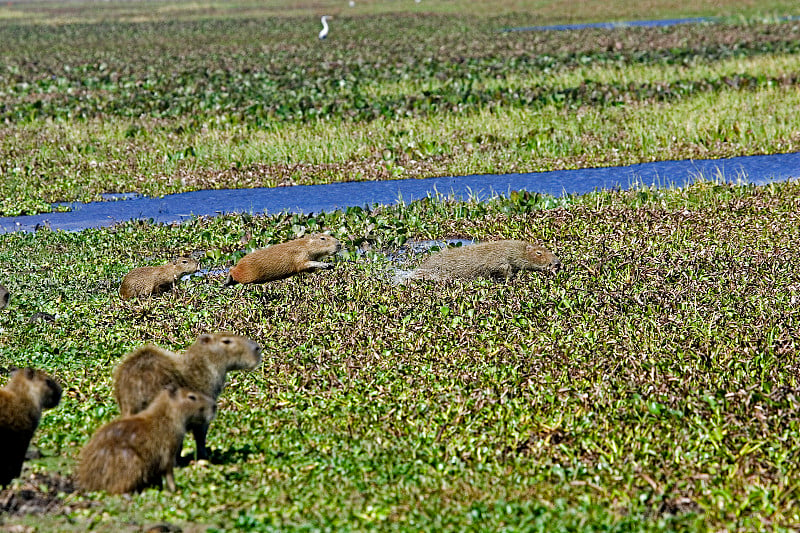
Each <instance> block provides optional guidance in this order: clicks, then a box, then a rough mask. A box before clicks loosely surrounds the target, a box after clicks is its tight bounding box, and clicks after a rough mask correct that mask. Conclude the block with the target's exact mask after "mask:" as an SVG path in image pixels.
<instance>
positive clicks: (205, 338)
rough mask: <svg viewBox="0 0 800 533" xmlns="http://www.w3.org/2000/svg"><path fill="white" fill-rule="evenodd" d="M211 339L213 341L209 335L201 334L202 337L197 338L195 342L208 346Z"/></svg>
mask: <svg viewBox="0 0 800 533" xmlns="http://www.w3.org/2000/svg"><path fill="white" fill-rule="evenodd" d="M212 339H213V337H212V336H211V335H209V334H208V333H203V334H202V335H200V336H199V337H197V341H198V342H199V343H200V344H208V343H209V342H211V340H212Z"/></svg>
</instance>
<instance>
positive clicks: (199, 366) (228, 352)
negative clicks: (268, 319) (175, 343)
mask: <svg viewBox="0 0 800 533" xmlns="http://www.w3.org/2000/svg"><path fill="white" fill-rule="evenodd" d="M260 362H261V347H260V346H259V345H258V344H256V343H255V342H253V341H251V340H250V339H248V338H246V337H240V336H238V335H232V334H230V333H215V334H203V335H200V336H199V337H198V338H197V340H196V341H195V343H194V344H192V345H191V346H189V348H188V349H187V350H186V353H184V354H183V355H178V354H175V353H172V352H170V351H168V350H164V349H162V348H159V347H158V346H154V345H152V344H148V345H146V346H143V347H141V348H138V349H136V350H134V351H133V352H131V353H130V354H129V355H128V356H127V357H126V358H125V360H124V361H123V362H122V363H121V364H120V365H119V366H118V367H117V369H116V370H115V371H114V396H115V398H116V400H117V403H118V404H119V409H120V412H121V413H122V414H123V415H131V414H134V413H138V412H139V411H142V410H144V409H145V408H146V407H147V406H148V405H149V404H150V402H151V401H152V400H153V398H155V396H156V395H157V394H158V393H159V392H160V391H161V389H163V388H164V387H167V386H170V385H171V386H177V387H186V388H187V389H191V390H194V391H198V392H202V393H203V394H207V395H208V396H210V397H211V398H213V399H214V400H216V399H217V398H218V397H219V395H220V393H221V392H222V388H223V387H224V386H225V375H226V373H227V372H229V371H231V370H251V369H253V368H255V367H256V366H258V364H259V363H260ZM190 429H191V430H192V433H193V434H194V439H195V442H196V443H197V457H198V458H199V459H206V458H207V457H208V454H207V450H206V444H205V443H206V434H207V433H208V424H207V423H206V424H200V425H196V424H195V425H191V426H190Z"/></svg>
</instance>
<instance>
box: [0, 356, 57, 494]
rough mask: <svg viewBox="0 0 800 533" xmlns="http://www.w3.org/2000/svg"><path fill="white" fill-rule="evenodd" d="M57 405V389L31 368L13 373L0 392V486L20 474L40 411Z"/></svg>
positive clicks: (51, 381)
mask: <svg viewBox="0 0 800 533" xmlns="http://www.w3.org/2000/svg"><path fill="white" fill-rule="evenodd" d="M59 401H61V386H60V385H59V384H58V383H56V382H55V380H54V379H53V378H51V377H50V376H48V375H47V374H45V373H44V372H42V371H41V370H34V369H33V368H20V369H17V370H14V371H13V372H12V374H11V379H10V380H9V381H8V383H7V384H6V386H5V387H3V388H2V389H0V485H2V486H5V485H8V484H9V483H10V482H11V480H12V479H14V478H15V477H17V476H19V474H20V472H22V463H23V462H24V461H25V453H26V452H27V451H28V445H29V444H30V442H31V438H33V433H34V432H35V431H36V428H37V427H38V426H39V419H40V418H41V417H42V410H43V409H50V408H52V407H55V406H56V405H58V402H59Z"/></svg>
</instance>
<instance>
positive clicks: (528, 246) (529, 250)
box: [525, 243, 533, 252]
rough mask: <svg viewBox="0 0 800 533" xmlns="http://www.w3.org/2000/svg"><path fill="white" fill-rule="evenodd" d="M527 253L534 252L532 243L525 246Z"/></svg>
mask: <svg viewBox="0 0 800 533" xmlns="http://www.w3.org/2000/svg"><path fill="white" fill-rule="evenodd" d="M525 251H526V252H532V251H533V245H532V244H530V243H529V244H526V245H525Z"/></svg>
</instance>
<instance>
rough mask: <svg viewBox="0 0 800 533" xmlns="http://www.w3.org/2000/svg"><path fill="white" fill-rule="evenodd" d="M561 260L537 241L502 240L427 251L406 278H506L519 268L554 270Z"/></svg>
mask: <svg viewBox="0 0 800 533" xmlns="http://www.w3.org/2000/svg"><path fill="white" fill-rule="evenodd" d="M560 266H561V261H559V259H558V257H556V256H555V255H554V254H553V252H551V251H550V250H548V249H547V248H545V247H544V246H540V245H538V244H531V243H528V242H525V241H516V240H506V241H493V242H484V243H480V244H473V245H470V246H462V247H457V248H447V249H445V250H442V251H441V252H438V253H434V254H431V255H430V256H429V257H428V258H426V259H425V260H424V261H422V263H420V265H419V266H418V267H417V268H416V269H415V270H414V271H413V272H412V273H411V275H410V276H409V278H410V279H427V280H435V281H442V280H447V279H475V278H506V279H508V278H509V277H511V276H512V275H514V274H515V273H517V272H519V271H520V270H555V269H557V268H559V267H560Z"/></svg>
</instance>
